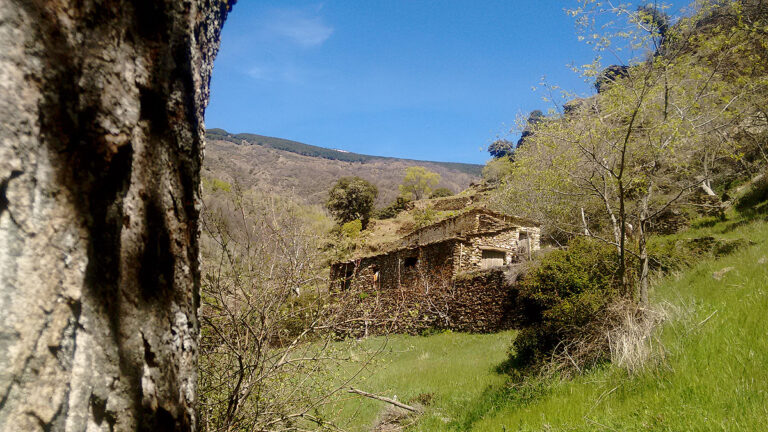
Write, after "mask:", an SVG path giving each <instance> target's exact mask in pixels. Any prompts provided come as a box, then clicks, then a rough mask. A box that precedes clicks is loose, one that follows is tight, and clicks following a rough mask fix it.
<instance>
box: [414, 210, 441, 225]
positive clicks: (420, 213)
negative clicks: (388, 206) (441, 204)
mask: <svg viewBox="0 0 768 432" xmlns="http://www.w3.org/2000/svg"><path fill="white" fill-rule="evenodd" d="M436 219H437V212H435V210H434V209H432V208H429V207H427V208H425V209H420V210H416V211H415V212H413V221H414V222H415V223H416V228H422V227H425V226H427V225H430V224H432V223H433V222H435V220H436Z"/></svg>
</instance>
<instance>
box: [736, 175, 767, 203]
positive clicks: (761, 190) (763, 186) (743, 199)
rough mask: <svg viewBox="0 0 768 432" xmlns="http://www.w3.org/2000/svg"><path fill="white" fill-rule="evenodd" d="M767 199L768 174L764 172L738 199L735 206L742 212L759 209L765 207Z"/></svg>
mask: <svg viewBox="0 0 768 432" xmlns="http://www.w3.org/2000/svg"><path fill="white" fill-rule="evenodd" d="M766 201H768V175H766V174H763V176H762V177H760V179H758V180H757V181H755V182H754V183H753V184H752V185H751V186H749V189H747V191H746V192H745V193H744V194H743V195H742V196H740V197H738V198H737V199H736V202H735V203H734V206H735V207H736V209H737V210H739V211H740V212H747V211H754V210H758V211H759V210H760V209H761V207H762V208H763V209H764V208H765V204H764V203H765V202H766Z"/></svg>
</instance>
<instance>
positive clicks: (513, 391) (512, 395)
mask: <svg viewBox="0 0 768 432" xmlns="http://www.w3.org/2000/svg"><path fill="white" fill-rule="evenodd" d="M493 371H494V372H495V373H497V374H499V375H506V376H508V377H509V381H507V382H506V383H505V384H503V385H501V386H489V387H488V388H486V389H485V390H484V391H483V393H482V394H481V395H480V397H479V398H478V399H477V402H476V403H474V404H473V405H472V407H471V409H470V410H469V411H468V412H467V413H466V415H464V417H463V418H461V419H458V420H455V421H453V422H451V423H450V425H449V426H450V428H451V429H452V430H457V431H467V430H471V429H472V427H473V426H474V425H475V424H476V423H477V422H479V421H480V420H482V419H484V418H486V417H487V416H488V415H489V414H492V413H494V412H497V411H499V410H500V409H502V408H504V407H509V406H515V407H521V406H524V405H526V404H529V403H532V402H535V401H536V400H539V399H541V398H542V397H544V396H546V394H547V393H548V392H549V388H550V384H551V380H547V379H544V378H541V377H538V376H529V375H527V373H528V372H529V369H528V368H526V367H524V366H523V363H522V362H521V361H520V359H518V358H517V356H515V355H511V356H509V358H507V359H506V360H504V361H503V362H501V363H499V364H498V365H496V366H495V367H494V368H493Z"/></svg>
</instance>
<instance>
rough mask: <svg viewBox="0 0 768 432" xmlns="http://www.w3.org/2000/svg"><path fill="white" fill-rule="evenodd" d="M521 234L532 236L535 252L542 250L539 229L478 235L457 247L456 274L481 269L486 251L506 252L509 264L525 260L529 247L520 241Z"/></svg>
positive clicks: (532, 245)
mask: <svg viewBox="0 0 768 432" xmlns="http://www.w3.org/2000/svg"><path fill="white" fill-rule="evenodd" d="M521 232H525V233H527V234H528V235H529V236H530V238H531V249H532V250H533V251H536V250H538V249H539V248H540V241H541V240H540V238H541V230H540V229H539V228H519V229H515V230H511V231H504V232H495V233H486V234H477V235H474V236H470V237H469V238H468V239H467V240H466V241H462V242H460V243H459V244H458V245H457V247H456V250H455V255H454V263H456V267H455V268H456V272H458V271H473V270H478V269H480V263H481V261H482V256H483V250H484V249H495V250H501V251H506V252H507V255H508V256H507V260H506V263H507V264H509V263H511V262H518V261H520V260H522V259H525V258H526V256H525V253H524V249H523V248H525V247H527V241H526V240H522V241H521V240H520V234H521Z"/></svg>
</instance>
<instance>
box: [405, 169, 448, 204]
mask: <svg viewBox="0 0 768 432" xmlns="http://www.w3.org/2000/svg"><path fill="white" fill-rule="evenodd" d="M438 183H440V174H438V173H435V172H432V171H430V170H428V169H426V168H424V167H422V166H413V167H408V168H406V170H405V177H404V178H403V184H401V185H400V187H399V189H400V194H401V195H403V196H405V197H408V198H410V199H413V200H420V199H422V198H424V197H428V196H429V194H430V193H432V189H433V188H434V187H435V186H437V184H438Z"/></svg>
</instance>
